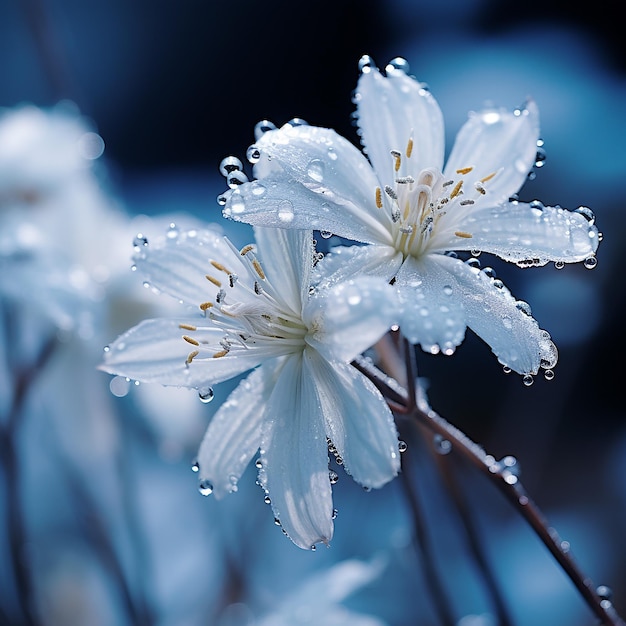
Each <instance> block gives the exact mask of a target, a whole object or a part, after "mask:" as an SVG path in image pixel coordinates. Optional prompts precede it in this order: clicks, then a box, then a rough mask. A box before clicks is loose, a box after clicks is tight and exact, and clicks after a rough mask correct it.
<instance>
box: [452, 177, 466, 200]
mask: <svg viewBox="0 0 626 626" xmlns="http://www.w3.org/2000/svg"><path fill="white" fill-rule="evenodd" d="M462 186H463V181H462V180H460V181H459V182H458V183H457V184H456V185H454V189H453V190H452V191H451V192H450V200H452V198H456V196H458V195H459V192H460V191H461V187H462Z"/></svg>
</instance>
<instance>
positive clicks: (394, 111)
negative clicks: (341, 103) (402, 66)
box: [356, 69, 445, 186]
mask: <svg viewBox="0 0 626 626" xmlns="http://www.w3.org/2000/svg"><path fill="white" fill-rule="evenodd" d="M356 103H357V113H358V125H359V128H360V129H361V132H362V141H363V146H364V148H365V151H366V154H367V156H368V157H369V159H370V161H371V162H372V165H373V166H374V170H375V171H376V173H377V174H378V177H379V178H380V180H381V181H382V183H383V185H391V186H393V185H394V181H395V178H396V176H397V174H396V171H395V170H394V158H393V157H392V155H391V153H390V152H391V150H397V151H398V152H400V154H401V155H402V160H403V161H404V160H406V161H407V163H409V164H410V165H408V166H407V167H408V170H407V171H406V172H405V173H404V174H405V175H406V174H412V175H413V176H415V175H417V174H418V173H419V172H420V171H421V170H423V169H425V168H427V167H435V168H437V169H439V170H441V169H442V168H443V157H444V147H445V145H444V123H443V116H442V114H441V110H440V108H439V105H438V104H437V101H436V100H435V98H434V97H433V96H432V94H431V93H430V92H429V91H428V90H427V89H424V87H423V86H422V85H420V83H418V82H417V81H416V80H415V79H414V78H411V77H410V76H408V75H407V74H406V73H405V72H403V71H402V70H398V69H396V70H389V71H388V72H387V77H386V78H384V77H383V76H382V75H381V74H380V72H379V71H378V70H376V69H371V70H370V71H368V72H364V73H363V74H361V76H360V78H359V82H358V84H357V89H356ZM409 140H412V144H411V146H412V147H411V149H410V150H408V151H407V147H408V146H409ZM407 152H409V154H410V157H409V156H408V155H407Z"/></svg>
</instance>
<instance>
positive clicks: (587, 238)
mask: <svg viewBox="0 0 626 626" xmlns="http://www.w3.org/2000/svg"><path fill="white" fill-rule="evenodd" d="M458 228H459V230H462V231H465V232H468V233H471V235H472V238H471V239H459V240H458V244H457V245H456V247H455V249H457V250H461V249H466V250H469V249H477V250H482V251H484V252H490V253H492V254H497V255H498V256H499V257H500V258H502V259H505V260H507V261H513V262H514V263H518V264H519V265H522V266H528V265H545V264H546V263H548V262H549V261H562V262H564V263H575V262H579V261H583V260H584V259H586V258H588V257H590V256H593V254H594V253H595V251H596V250H597V248H598V242H599V237H598V229H597V228H596V226H595V225H594V224H593V221H592V220H591V221H590V218H589V214H588V212H584V211H581V212H577V211H568V210H566V209H563V208H561V207H544V206H543V205H542V204H541V203H540V202H533V203H530V204H528V203H523V202H508V203H506V204H503V205H501V206H497V207H491V208H489V207H485V208H479V209H474V210H473V211H472V212H471V213H469V214H468V215H467V216H466V217H465V218H464V219H463V220H462V221H460V222H459V223H458Z"/></svg>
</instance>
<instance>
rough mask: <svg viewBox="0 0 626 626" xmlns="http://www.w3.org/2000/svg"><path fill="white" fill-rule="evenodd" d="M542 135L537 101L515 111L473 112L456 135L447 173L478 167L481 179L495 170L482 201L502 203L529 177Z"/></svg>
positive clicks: (451, 174) (450, 176) (448, 175)
mask: <svg viewBox="0 0 626 626" xmlns="http://www.w3.org/2000/svg"><path fill="white" fill-rule="evenodd" d="M538 139H539V112H538V109H537V105H536V104H535V103H534V102H533V101H529V102H528V103H527V104H526V107H525V108H524V109H521V110H519V111H517V112H515V113H513V112H511V111H506V110H505V109H487V110H484V111H480V112H478V113H474V112H473V113H470V117H469V119H468V121H467V122H466V123H465V124H464V125H463V127H462V128H461V130H460V131H459V133H458V135H457V137H456V140H455V142H454V146H453V148H452V152H451V153H450V156H449V158H448V161H447V163H446V168H445V171H444V175H445V176H446V178H454V177H455V175H456V172H457V170H459V169H461V168H467V167H473V168H474V170H473V172H472V174H473V175H475V177H476V178H477V179H480V178H482V177H487V176H490V175H491V174H493V173H495V176H494V177H493V178H491V179H490V180H489V185H488V193H487V194H486V195H485V196H484V198H482V199H481V203H483V202H484V203H486V204H489V205H490V206H493V205H495V204H499V203H500V202H503V201H505V200H507V199H508V198H510V197H511V196H512V195H513V194H515V193H517V192H518V191H519V189H520V187H521V186H522V185H523V183H524V182H525V181H526V178H527V176H528V172H530V170H531V168H532V166H533V165H534V163H535V160H536V156H537V140H538Z"/></svg>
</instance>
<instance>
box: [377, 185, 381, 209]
mask: <svg viewBox="0 0 626 626" xmlns="http://www.w3.org/2000/svg"><path fill="white" fill-rule="evenodd" d="M376 206H377V207H378V208H379V209H382V208H383V190H382V189H381V188H380V187H376Z"/></svg>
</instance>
